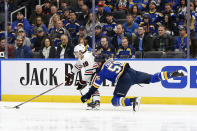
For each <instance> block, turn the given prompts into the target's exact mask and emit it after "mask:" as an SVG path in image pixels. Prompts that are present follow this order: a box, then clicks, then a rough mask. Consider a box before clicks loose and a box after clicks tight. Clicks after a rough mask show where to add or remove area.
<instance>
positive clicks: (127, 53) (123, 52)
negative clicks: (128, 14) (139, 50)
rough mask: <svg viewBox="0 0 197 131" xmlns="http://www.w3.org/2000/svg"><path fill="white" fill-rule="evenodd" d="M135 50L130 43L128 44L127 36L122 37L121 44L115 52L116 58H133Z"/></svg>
mask: <svg viewBox="0 0 197 131" xmlns="http://www.w3.org/2000/svg"><path fill="white" fill-rule="evenodd" d="M134 55H135V50H134V48H133V46H132V45H129V41H128V38H127V37H123V38H122V45H121V46H120V48H119V49H118V51H117V52H116V58H134Z"/></svg>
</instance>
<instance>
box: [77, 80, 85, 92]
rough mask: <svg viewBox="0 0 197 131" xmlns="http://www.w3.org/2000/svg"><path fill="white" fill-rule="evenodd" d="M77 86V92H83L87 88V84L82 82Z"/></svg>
mask: <svg viewBox="0 0 197 131" xmlns="http://www.w3.org/2000/svg"><path fill="white" fill-rule="evenodd" d="M76 85H77V90H82V89H83V88H85V87H86V86H87V82H86V81H83V80H80V81H79V82H78V83H77V84H76Z"/></svg>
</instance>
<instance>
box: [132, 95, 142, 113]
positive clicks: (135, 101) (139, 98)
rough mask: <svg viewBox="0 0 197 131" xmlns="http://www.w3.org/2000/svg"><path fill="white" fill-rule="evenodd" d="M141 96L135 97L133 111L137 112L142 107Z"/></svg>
mask: <svg viewBox="0 0 197 131" xmlns="http://www.w3.org/2000/svg"><path fill="white" fill-rule="evenodd" d="M140 102H141V97H135V98H133V111H135V112H137V111H139V108H140Z"/></svg>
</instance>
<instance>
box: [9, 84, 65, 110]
mask: <svg viewBox="0 0 197 131" xmlns="http://www.w3.org/2000/svg"><path fill="white" fill-rule="evenodd" d="M62 84H63V83H61V84H59V85H57V86H55V87H53V88H51V89H49V90H47V91H45V92H43V93H41V94H39V95H37V96H35V97H33V98H31V99H29V100H27V101H25V102H22V103H20V104H18V105H16V106H13V107H8V106H5V108H9V109H12V108H16V109H19V107H20V106H21V105H23V104H25V103H27V102H29V101H32V100H34V99H36V98H38V97H39V96H41V95H44V94H45V93H47V92H49V91H52V90H53V89H55V88H57V87H59V86H61V85H62Z"/></svg>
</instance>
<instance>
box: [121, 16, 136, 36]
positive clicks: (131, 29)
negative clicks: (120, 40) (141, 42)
mask: <svg viewBox="0 0 197 131" xmlns="http://www.w3.org/2000/svg"><path fill="white" fill-rule="evenodd" d="M126 18H127V22H125V23H124V24H123V26H124V31H125V32H126V33H127V34H128V35H129V36H136V33H137V29H138V24H137V23H135V22H134V20H133V17H132V15H131V14H127V17H126Z"/></svg>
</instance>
